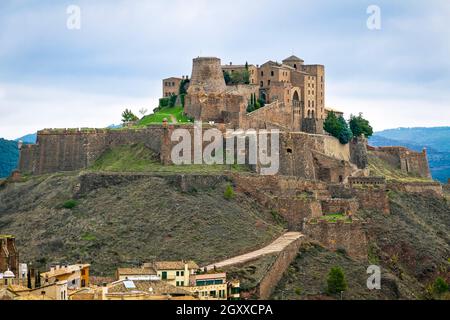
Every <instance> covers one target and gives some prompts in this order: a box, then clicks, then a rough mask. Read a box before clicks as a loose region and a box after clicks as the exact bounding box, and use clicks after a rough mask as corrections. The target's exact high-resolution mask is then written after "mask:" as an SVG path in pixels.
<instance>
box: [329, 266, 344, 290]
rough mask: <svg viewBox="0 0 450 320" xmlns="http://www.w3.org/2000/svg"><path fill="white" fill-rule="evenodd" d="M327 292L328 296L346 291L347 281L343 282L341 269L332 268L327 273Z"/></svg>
mask: <svg viewBox="0 0 450 320" xmlns="http://www.w3.org/2000/svg"><path fill="white" fill-rule="evenodd" d="M327 285H328V288H327V292H328V293H329V294H338V293H341V292H343V291H345V290H347V281H346V280H345V274H344V271H342V268H341V267H333V268H331V270H330V272H329V273H328V278H327Z"/></svg>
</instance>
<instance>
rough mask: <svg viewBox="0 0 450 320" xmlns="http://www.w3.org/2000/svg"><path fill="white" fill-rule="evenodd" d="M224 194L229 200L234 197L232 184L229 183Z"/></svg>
mask: <svg viewBox="0 0 450 320" xmlns="http://www.w3.org/2000/svg"><path fill="white" fill-rule="evenodd" d="M223 196H224V197H225V199H227V200H231V199H233V198H234V190H233V187H232V186H231V185H230V184H229V185H227V187H226V188H225V192H224V193H223Z"/></svg>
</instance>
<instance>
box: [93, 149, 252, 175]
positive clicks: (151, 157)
mask: <svg viewBox="0 0 450 320" xmlns="http://www.w3.org/2000/svg"><path fill="white" fill-rule="evenodd" d="M89 170H90V171H111V172H169V173H170V172H171V173H203V174H208V173H220V172H223V171H225V170H231V171H248V170H249V169H248V167H246V166H240V165H232V166H229V165H172V166H163V165H162V164H161V162H160V160H159V159H158V157H157V156H156V155H155V154H154V153H153V152H152V151H151V150H150V149H148V148H147V147H145V146H144V145H143V144H136V145H124V146H119V147H116V148H113V149H109V150H107V151H106V152H105V153H104V154H103V155H102V156H101V157H100V158H99V159H98V160H97V161H96V162H95V163H94V165H93V166H92V167H90V168H89Z"/></svg>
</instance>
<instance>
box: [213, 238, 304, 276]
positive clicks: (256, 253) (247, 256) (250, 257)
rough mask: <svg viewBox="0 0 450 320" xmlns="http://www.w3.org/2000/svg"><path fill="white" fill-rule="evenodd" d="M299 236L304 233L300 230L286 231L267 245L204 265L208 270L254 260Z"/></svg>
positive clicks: (280, 249)
mask: <svg viewBox="0 0 450 320" xmlns="http://www.w3.org/2000/svg"><path fill="white" fill-rule="evenodd" d="M301 237H304V235H303V234H301V233H300V232H287V233H285V234H283V235H282V236H281V237H279V238H278V239H276V240H275V241H274V242H272V243H271V244H269V245H268V246H267V247H264V248H262V249H259V250H256V251H252V252H249V253H246V254H243V255H240V256H237V257H234V258H231V259H227V260H224V261H220V262H217V263H214V264H211V265H209V266H206V268H207V269H208V270H211V269H214V266H215V267H216V268H221V267H228V266H232V265H236V264H241V263H245V262H248V261H251V260H255V259H258V258H260V257H262V256H265V255H268V254H271V253H277V252H281V251H283V249H284V248H286V247H287V246H288V245H290V244H291V243H292V242H294V241H295V240H297V239H299V238H301Z"/></svg>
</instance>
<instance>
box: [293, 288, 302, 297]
mask: <svg viewBox="0 0 450 320" xmlns="http://www.w3.org/2000/svg"><path fill="white" fill-rule="evenodd" d="M295 294H296V295H298V296H301V295H302V289H301V288H297V289H295Z"/></svg>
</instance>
